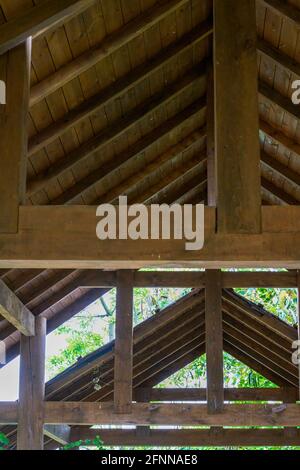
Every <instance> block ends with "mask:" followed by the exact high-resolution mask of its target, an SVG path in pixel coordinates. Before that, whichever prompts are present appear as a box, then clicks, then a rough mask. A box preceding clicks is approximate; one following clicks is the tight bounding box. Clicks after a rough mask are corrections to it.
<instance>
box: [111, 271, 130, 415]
mask: <svg viewBox="0 0 300 470" xmlns="http://www.w3.org/2000/svg"><path fill="white" fill-rule="evenodd" d="M132 368H133V271H127V270H126V271H119V272H118V274H117V305H116V339H115V370H114V372H115V376H114V404H115V411H116V413H128V412H130V411H131V405H132Z"/></svg>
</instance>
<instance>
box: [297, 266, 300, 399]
mask: <svg viewBox="0 0 300 470" xmlns="http://www.w3.org/2000/svg"><path fill="white" fill-rule="evenodd" d="M297 278H298V340H299V341H300V270H298V271H297ZM298 347H299V348H300V346H298ZM299 400H300V364H299Z"/></svg>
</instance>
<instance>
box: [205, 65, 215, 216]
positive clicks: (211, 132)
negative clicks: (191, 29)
mask: <svg viewBox="0 0 300 470" xmlns="http://www.w3.org/2000/svg"><path fill="white" fill-rule="evenodd" d="M206 122H207V139H206V151H207V205H208V206H213V207H215V206H216V205H217V175H216V161H215V159H216V155H215V103H214V67H213V64H212V63H209V64H208V66H207V117H206Z"/></svg>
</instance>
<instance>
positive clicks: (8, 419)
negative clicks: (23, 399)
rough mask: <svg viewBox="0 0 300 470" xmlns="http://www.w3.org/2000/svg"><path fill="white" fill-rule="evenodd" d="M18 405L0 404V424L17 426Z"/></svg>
mask: <svg viewBox="0 0 300 470" xmlns="http://www.w3.org/2000/svg"><path fill="white" fill-rule="evenodd" d="M17 422H18V403H17V402H16V401H2V402H0V424H1V425H3V424H17Z"/></svg>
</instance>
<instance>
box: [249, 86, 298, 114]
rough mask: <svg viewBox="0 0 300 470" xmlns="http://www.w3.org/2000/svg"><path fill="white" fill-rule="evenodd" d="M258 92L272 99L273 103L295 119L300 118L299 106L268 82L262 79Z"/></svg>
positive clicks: (269, 99) (267, 98)
mask: <svg viewBox="0 0 300 470" xmlns="http://www.w3.org/2000/svg"><path fill="white" fill-rule="evenodd" d="M258 92H259V95H260V96H261V97H263V98H264V99H266V100H268V101H270V102H271V103H272V104H275V105H277V106H279V107H280V108H281V109H283V110H284V111H286V112H287V113H288V114H289V115H290V116H292V117H293V118H294V119H297V120H299V119H300V109H299V106H298V105H296V104H294V103H293V102H292V100H291V98H288V97H286V96H283V95H282V94H281V93H279V92H278V91H277V90H275V89H274V88H271V87H270V86H269V85H268V84H267V83H264V82H262V81H260V82H259V84H258Z"/></svg>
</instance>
